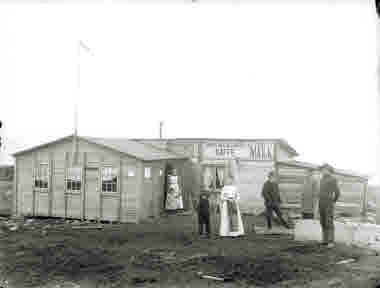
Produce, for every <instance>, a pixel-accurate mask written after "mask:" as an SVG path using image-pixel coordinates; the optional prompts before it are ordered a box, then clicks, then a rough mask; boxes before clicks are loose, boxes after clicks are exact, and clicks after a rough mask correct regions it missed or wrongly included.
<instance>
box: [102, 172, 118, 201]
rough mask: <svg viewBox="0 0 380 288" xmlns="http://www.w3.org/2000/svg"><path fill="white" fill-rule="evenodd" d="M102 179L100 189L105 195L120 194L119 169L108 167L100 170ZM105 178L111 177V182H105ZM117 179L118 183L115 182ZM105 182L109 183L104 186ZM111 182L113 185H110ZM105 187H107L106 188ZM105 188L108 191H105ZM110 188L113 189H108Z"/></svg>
mask: <svg viewBox="0 0 380 288" xmlns="http://www.w3.org/2000/svg"><path fill="white" fill-rule="evenodd" d="M100 174H101V175H100V177H101V180H100V189H101V191H102V193H103V194H112V193H118V192H119V187H118V186H119V185H118V184H119V170H118V168H116V167H112V166H107V167H102V168H101V170H100ZM104 176H106V177H107V178H108V177H110V178H111V180H104ZM115 178H116V183H115V181H114V179H115ZM103 181H108V182H107V183H104V184H103ZM109 182H111V183H109ZM104 185H105V186H104ZM104 187H106V189H103V188H104ZM109 187H111V189H108V188H109ZM114 188H115V191H114Z"/></svg>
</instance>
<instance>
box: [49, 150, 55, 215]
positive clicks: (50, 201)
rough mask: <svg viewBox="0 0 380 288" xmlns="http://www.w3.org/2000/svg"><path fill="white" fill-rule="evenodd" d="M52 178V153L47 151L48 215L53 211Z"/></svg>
mask: <svg viewBox="0 0 380 288" xmlns="http://www.w3.org/2000/svg"><path fill="white" fill-rule="evenodd" d="M53 179H54V154H53V152H49V184H48V185H49V186H48V199H49V212H48V215H49V216H52V213H53V192H54V191H53Z"/></svg>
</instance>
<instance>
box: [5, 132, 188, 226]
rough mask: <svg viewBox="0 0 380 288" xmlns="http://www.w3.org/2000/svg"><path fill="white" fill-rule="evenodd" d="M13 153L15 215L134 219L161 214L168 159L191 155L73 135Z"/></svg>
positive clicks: (175, 163) (173, 160)
mask: <svg viewBox="0 0 380 288" xmlns="http://www.w3.org/2000/svg"><path fill="white" fill-rule="evenodd" d="M73 146H75V148H74V149H73ZM73 151H75V152H74V153H73ZM13 156H14V157H15V168H14V183H15V185H14V197H13V209H12V210H13V214H14V215H15V216H21V215H23V216H51V217H63V218H73V219H88V220H106V221H120V222H132V223H138V222H140V221H142V220H144V219H147V218H149V217H157V216H159V213H160V212H161V211H162V209H163V203H164V199H163V197H164V169H165V167H166V165H167V163H169V162H170V164H171V165H172V167H182V166H183V163H184V162H185V161H187V157H186V156H183V155H180V154H176V153H174V152H169V151H166V150H164V149H160V148H156V147H153V146H152V145H149V144H142V143H138V142H136V141H130V140H128V139H112V138H93V137H83V136H74V135H70V136H67V137H64V138H61V139H58V140H56V141H53V142H49V143H46V144H43V145H39V146H36V147H33V148H31V149H27V150H23V151H20V152H17V153H15V154H13ZM178 171H180V169H178ZM179 176H181V175H180V174H179Z"/></svg>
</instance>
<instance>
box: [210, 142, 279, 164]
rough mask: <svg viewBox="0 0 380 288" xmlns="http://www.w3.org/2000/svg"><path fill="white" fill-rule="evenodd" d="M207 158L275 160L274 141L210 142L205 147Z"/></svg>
mask: <svg viewBox="0 0 380 288" xmlns="http://www.w3.org/2000/svg"><path fill="white" fill-rule="evenodd" d="M203 157H204V158H205V159H226V160H228V159H234V158H238V159H242V160H254V161H272V160H274V144H273V143H259V142H258V143H249V144H246V143H244V144H243V143H208V144H205V145H204V147H203Z"/></svg>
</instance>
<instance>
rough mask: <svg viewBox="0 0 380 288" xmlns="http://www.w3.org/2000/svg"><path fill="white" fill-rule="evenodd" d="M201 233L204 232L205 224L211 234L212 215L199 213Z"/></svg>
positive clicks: (207, 231)
mask: <svg viewBox="0 0 380 288" xmlns="http://www.w3.org/2000/svg"><path fill="white" fill-rule="evenodd" d="M198 217H199V218H198V219H199V234H200V235H202V234H203V225H205V226H206V233H207V234H208V235H210V216H209V215H202V214H199V216H198Z"/></svg>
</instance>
